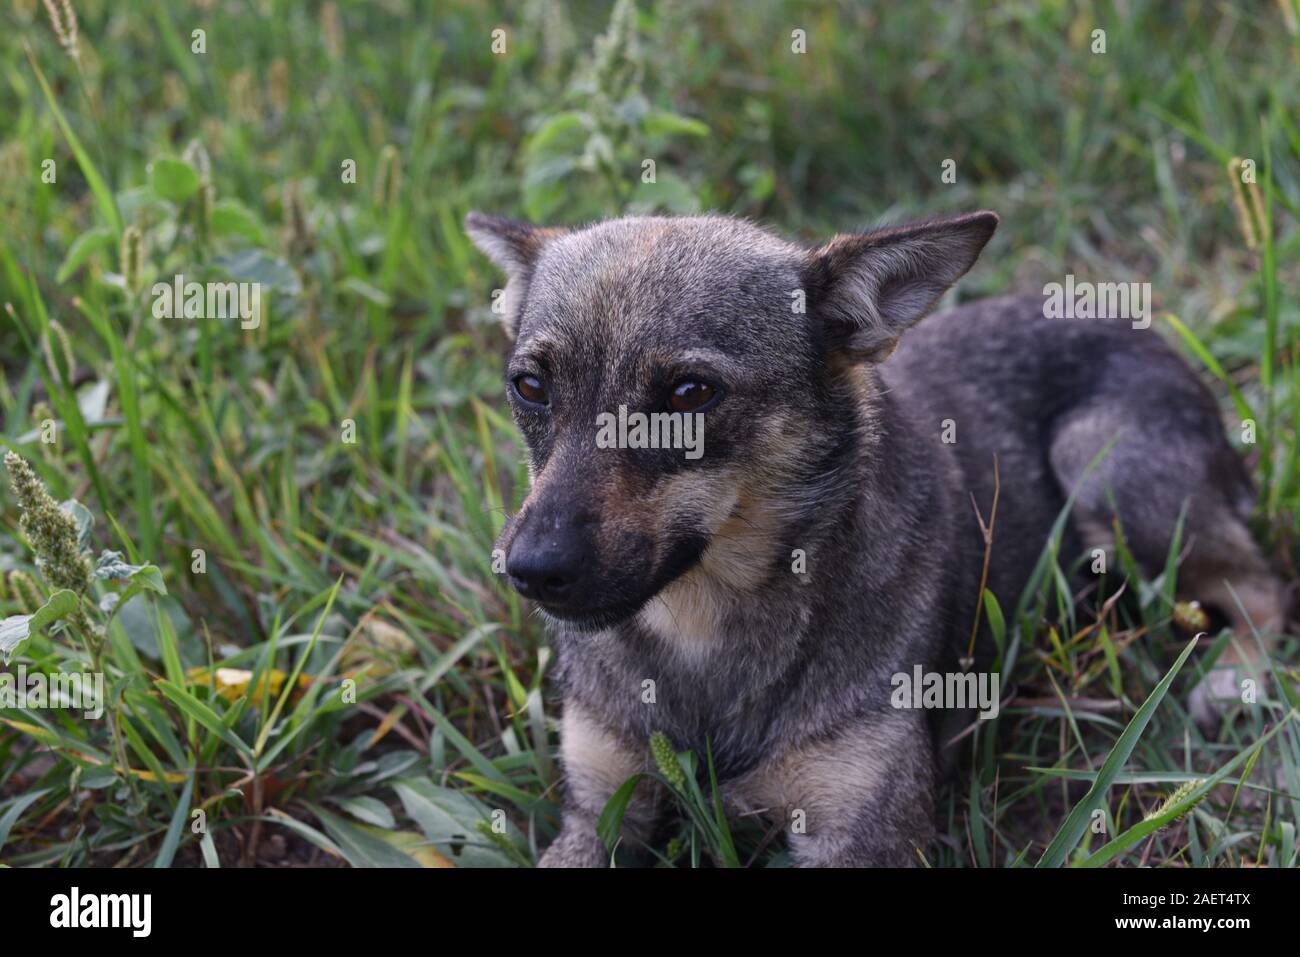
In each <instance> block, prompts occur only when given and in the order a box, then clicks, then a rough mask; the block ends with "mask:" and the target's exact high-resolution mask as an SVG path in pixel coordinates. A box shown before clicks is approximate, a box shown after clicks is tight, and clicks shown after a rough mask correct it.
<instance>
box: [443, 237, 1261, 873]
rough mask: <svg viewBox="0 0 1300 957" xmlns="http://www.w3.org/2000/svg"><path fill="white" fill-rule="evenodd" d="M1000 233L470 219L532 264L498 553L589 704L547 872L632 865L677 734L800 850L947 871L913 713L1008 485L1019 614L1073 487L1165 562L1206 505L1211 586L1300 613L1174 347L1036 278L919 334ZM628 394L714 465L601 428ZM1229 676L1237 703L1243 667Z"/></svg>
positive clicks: (514, 326) (576, 700)
mask: <svg viewBox="0 0 1300 957" xmlns="http://www.w3.org/2000/svg"><path fill="white" fill-rule="evenodd" d="M997 224H998V217H997V216H996V215H995V214H994V213H991V212H976V213H972V214H968V215H962V216H958V217H954V218H944V219H937V220H933V221H928V222H923V223H919V224H916V225H909V226H903V227H898V228H888V229H880V230H876V231H872V232H866V233H855V234H844V235H839V236H836V237H835V238H833V239H831V240H830V241H828V242H826V243H824V244H822V245H819V246H816V247H814V248H806V247H804V246H801V245H797V244H794V243H791V242H788V241H786V240H784V239H782V238H780V237H779V236H777V235H775V234H774V233H772V232H769V231H768V230H766V229H764V228H761V227H759V226H756V225H754V224H752V223H749V222H746V221H741V220H737V219H732V218H728V217H724V216H717V215H708V216H699V217H687V218H657V217H629V218H622V219H616V220H611V221H607V222H602V223H599V224H596V225H592V226H590V227H587V228H581V229H566V228H542V227H538V226H534V225H531V224H528V223H522V222H517V221H513V220H509V219H504V218H498V217H493V216H488V215H483V214H480V213H471V214H470V215H469V216H468V217H467V219H466V229H467V232H468V233H469V235H470V237H471V238H472V239H473V241H474V242H475V244H476V245H477V246H478V247H479V248H480V249H481V250H482V252H484V253H485V254H486V255H487V256H488V257H489V258H490V259H491V260H492V261H493V262H494V263H495V264H496V265H497V266H498V267H500V268H501V269H502V270H503V271H504V272H505V274H506V276H507V283H506V286H505V288H504V291H503V292H502V293H501V295H500V296H499V297H498V304H497V307H496V309H497V311H498V312H499V313H500V315H501V318H502V320H503V323H504V327H505V331H506V334H507V335H508V337H509V338H510V340H511V347H510V353H509V358H508V361H507V364H506V373H505V380H506V382H505V384H506V391H507V395H508V397H509V402H510V406H511V409H512V412H513V415H514V419H515V422H516V423H517V425H518V428H519V430H520V432H521V433H522V435H523V437H524V439H525V442H526V444H527V449H528V465H529V469H528V474H529V480H530V487H529V490H528V493H527V496H526V497H525V498H524V501H523V503H522V505H521V507H520V508H519V510H518V511H517V512H516V513H515V514H514V515H513V516H511V517H510V518H509V520H508V521H507V522H506V524H505V526H504V529H503V531H502V533H501V536H500V540H499V542H498V547H499V548H500V549H501V550H502V552H503V553H504V556H505V572H506V574H507V576H508V579H509V583H510V585H511V586H512V587H513V588H514V589H516V590H517V591H518V592H519V593H520V594H521V595H523V596H525V597H526V598H528V599H531V600H532V601H533V602H534V603H535V605H536V607H537V608H538V609H539V610H540V612H541V614H542V616H543V617H544V618H545V620H546V621H547V623H548V626H549V627H550V630H551V632H552V635H553V647H554V650H555V652H556V655H557V668H556V674H557V677H558V681H559V685H560V687H561V689H562V692H563V715H562V720H561V762H562V766H563V769H564V775H565V781H566V785H567V787H566V795H565V804H564V810H563V818H562V825H561V830H560V834H559V836H558V837H557V839H556V840H555V841H554V842H553V843H552V844H551V846H550V847H549V848H548V849H547V850H546V852H545V853H544V855H543V856H542V858H541V860H540V864H541V865H542V866H547V867H555V866H560V867H572V866H591V867H596V866H608V865H609V863H610V853H609V851H608V850H607V849H606V847H605V845H604V844H603V843H602V841H601V840H600V838H599V837H598V836H597V831H596V822H597V818H598V816H599V815H600V813H601V811H602V809H603V808H604V806H605V804H606V802H607V801H608V800H609V798H610V796H611V795H612V794H613V793H614V791H615V790H616V789H618V788H619V786H620V785H622V784H623V783H624V782H625V781H626V780H627V779H628V778H629V777H630V776H631V775H633V774H635V773H637V772H639V771H649V770H653V765H652V763H651V759H650V757H649V749H648V746H647V742H648V740H649V738H650V735H651V734H652V733H653V732H656V731H658V732H662V733H663V734H665V735H667V737H668V738H669V740H670V741H671V742H672V743H673V745H674V746H675V747H676V748H678V749H685V748H690V749H692V750H694V752H695V753H696V754H697V755H701V756H702V755H704V754H706V753H708V754H710V755H711V756H712V759H713V761H714V766H715V768H716V773H717V778H718V786H719V789H720V792H721V797H722V798H723V800H724V802H725V804H726V806H727V807H728V808H729V809H731V810H732V811H735V812H738V813H760V812H761V813H763V814H766V815H770V816H772V817H774V818H776V819H779V820H780V821H782V822H783V826H785V829H786V830H787V832H788V843H789V848H790V856H791V858H792V860H793V862H794V863H795V864H796V865H799V866H908V865H916V864H918V863H919V862H920V861H921V859H922V858H921V855H922V854H923V853H924V850H925V848H926V847H927V845H928V844H929V842H930V840H931V838H932V835H933V833H934V817H935V813H936V789H937V786H938V783H939V778H940V772H939V767H940V764H941V760H940V757H941V756H940V753H939V752H940V745H941V743H942V742H941V741H940V740H939V734H938V731H937V730H936V729H937V727H938V724H937V722H936V720H935V719H934V716H933V715H932V714H931V712H929V711H927V710H925V709H918V708H900V707H897V706H896V704H897V700H896V698H895V697H894V692H895V690H896V685H895V682H894V678H895V676H897V675H899V674H911V673H913V671H914V669H917V668H918V667H919V668H921V669H925V670H926V671H927V672H929V671H933V672H936V673H941V674H942V673H947V674H951V673H957V672H960V671H961V670H963V669H962V665H961V663H960V662H961V661H962V658H963V656H964V655H965V654H966V645H967V642H968V640H969V636H970V633H971V630H972V624H973V622H974V620H975V618H974V616H975V614H976V610H977V602H978V601H979V600H980V595H981V588H980V586H981V580H982V579H981V574H982V569H983V563H984V560H985V544H986V543H985V540H984V537H983V533H982V531H981V526H980V521H981V516H982V517H983V518H985V519H987V517H988V516H989V515H990V511H991V508H992V504H993V497H994V494H995V490H996V492H997V494H998V495H999V498H1000V504H999V506H998V509H999V510H998V514H997V520H996V528H995V531H994V542H993V545H992V547H991V551H990V555H989V568H988V573H987V587H988V589H989V591H991V592H992V593H993V594H994V595H995V596H997V597H998V599H999V600H1000V602H1001V604H1002V605H1003V607H1008V606H1009V604H1014V602H1015V601H1016V599H1017V598H1018V597H1019V595H1020V594H1021V591H1022V589H1023V588H1024V587H1025V585H1026V582H1027V581H1028V580H1029V578H1030V577H1031V574H1032V571H1033V568H1034V566H1035V563H1036V562H1037V560H1038V558H1039V555H1040V554H1041V552H1042V550H1043V547H1044V544H1045V542H1046V541H1047V540H1048V537H1049V535H1050V534H1051V529H1052V525H1053V522H1054V520H1055V519H1056V517H1057V515H1058V514H1060V513H1061V512H1062V510H1063V508H1064V506H1065V504H1066V502H1067V498H1068V496H1070V495H1071V494H1073V495H1074V500H1073V506H1072V509H1071V512H1070V522H1069V524H1068V527H1067V528H1066V529H1065V531H1064V533H1063V538H1062V545H1061V554H1062V555H1075V554H1083V551H1084V549H1091V548H1100V549H1104V550H1109V549H1111V548H1112V547H1113V545H1114V534H1115V528H1116V520H1117V519H1118V521H1119V523H1120V527H1121V528H1122V530H1123V534H1124V536H1125V541H1126V542H1127V545H1128V547H1129V548H1130V549H1131V551H1132V553H1133V555H1134V556H1135V558H1136V559H1137V561H1138V562H1139V563H1140V564H1141V566H1142V567H1143V568H1145V569H1149V570H1154V571H1155V572H1158V571H1159V570H1160V569H1161V568H1162V567H1163V565H1164V562H1165V560H1166V556H1167V554H1168V551H1169V547H1170V542H1171V537H1172V535H1173V533H1174V530H1175V528H1176V526H1177V524H1178V520H1179V516H1180V514H1182V513H1183V511H1184V506H1186V510H1185V526H1184V529H1183V542H1184V543H1185V547H1184V550H1185V551H1186V554H1185V556H1184V558H1183V560H1182V564H1181V567H1180V575H1179V583H1180V586H1181V587H1182V588H1183V589H1184V590H1185V591H1186V592H1187V594H1189V595H1193V596H1196V597H1197V598H1199V599H1201V600H1202V601H1205V602H1207V603H1213V604H1215V605H1217V606H1218V607H1219V608H1220V609H1221V610H1222V611H1223V612H1224V614H1226V615H1227V616H1228V617H1229V618H1230V619H1231V620H1232V623H1233V625H1234V627H1237V628H1239V629H1241V630H1240V631H1238V634H1240V635H1245V636H1247V638H1248V637H1249V635H1250V634H1251V631H1250V627H1251V626H1252V625H1253V626H1254V628H1257V629H1259V630H1260V631H1262V632H1269V631H1276V630H1278V629H1279V628H1280V627H1281V625H1282V621H1283V608H1282V593H1281V590H1280V587H1279V584H1278V582H1277V580H1276V579H1275V578H1274V577H1273V575H1272V574H1271V573H1270V570H1269V568H1268V565H1267V563H1266V561H1265V559H1264V556H1263V555H1262V553H1261V551H1260V549H1259V548H1258V547H1257V545H1256V544H1255V542H1254V541H1252V539H1251V536H1250V534H1249V532H1248V530H1247V526H1246V518H1247V515H1248V514H1249V512H1250V509H1251V503H1252V494H1253V493H1252V489H1251V482H1250V479H1249V476H1248V474H1247V472H1246V469H1245V468H1244V466H1243V464H1242V462H1241V461H1240V459H1239V458H1238V457H1237V455H1236V454H1235V453H1234V451H1233V450H1232V448H1231V446H1230V445H1229V444H1228V442H1227V440H1226V438H1225V436H1224V433H1223V426H1222V423H1221V421H1220V416H1219V411H1218V408H1217V406H1216V404H1215V401H1214V399H1213V396H1212V395H1211V393H1210V392H1209V390H1208V389H1207V388H1206V387H1205V386H1204V385H1203V384H1202V383H1201V382H1200V381H1199V380H1198V378H1197V377H1196V375H1195V374H1194V373H1193V372H1192V371H1191V369H1190V368H1188V367H1187V366H1186V365H1185V364H1184V363H1183V361H1182V360H1181V359H1180V358H1179V357H1178V356H1177V354H1176V353H1175V352H1174V351H1173V350H1172V349H1170V348H1169V347H1168V346H1166V345H1165V344H1164V343H1163V341H1162V340H1161V339H1160V338H1159V337H1158V335H1156V334H1155V333H1154V332H1150V331H1142V330H1139V329H1135V328H1133V327H1132V326H1131V325H1130V324H1129V323H1115V322H1111V321H1104V320H1069V321H1066V320H1061V319H1050V318H1046V317H1045V314H1044V306H1043V300H1042V299H1033V298H1030V299H1023V298H1001V299H993V300H986V301H981V302H977V303H974V304H971V305H965V306H962V307H959V308H956V309H953V310H951V311H949V312H946V313H943V314H939V315H935V316H934V317H932V318H930V319H928V320H926V321H925V322H920V320H921V319H922V318H923V317H925V316H926V315H927V314H928V313H930V312H931V310H933V309H934V307H935V306H936V304H937V303H938V301H939V299H940V297H941V296H942V295H943V294H944V292H945V291H946V290H947V289H948V288H949V287H951V286H952V285H953V284H954V283H955V282H956V281H957V280H958V279H959V278H960V277H961V276H962V275H963V274H965V273H966V271H967V270H968V269H970V268H971V266H972V265H973V264H974V262H975V260H976V258H977V257H978V256H979V254H980V252H981V250H982V249H983V248H984V246H985V244H986V243H987V242H988V241H989V239H990V237H991V236H992V235H993V233H994V230H995V229H996V227H997ZM913 327H915V328H913ZM629 410H630V411H629ZM616 412H618V413H619V414H623V415H625V416H626V415H630V414H632V413H637V412H639V413H642V414H643V415H645V416H654V415H659V416H661V417H662V416H669V417H672V416H684V417H699V418H698V419H697V420H696V421H698V422H699V423H700V424H701V425H702V428H703V431H702V438H703V447H702V454H700V455H698V456H697V457H695V458H691V457H689V456H688V455H686V454H684V452H683V450H682V449H680V448H672V447H670V446H671V445H672V443H671V442H659V443H646V442H645V441H644V438H645V436H644V435H641V436H640V438H641V440H642V441H640V442H634V441H632V439H633V438H635V437H634V436H632V435H631V434H630V433H629V434H628V435H627V436H622V438H623V439H624V440H623V441H621V442H618V443H614V444H613V445H612V447H611V443H610V442H608V441H606V442H603V443H602V442H598V441H597V439H598V435H599V433H600V432H601V429H602V428H603V427H602V426H601V425H600V423H601V421H602V417H608V416H611V415H614V414H615V413H616ZM606 421H608V420H607V419H606ZM672 421H673V422H677V421H679V420H676V419H673V420H672ZM651 431H652V432H653V431H654V427H653V426H652V427H651ZM945 431H946V432H947V433H948V434H946V435H945ZM643 432H644V430H643ZM953 433H955V435H954V434H953ZM657 434H662V435H664V436H668V437H669V438H671V435H672V433H671V431H670V430H667V429H665V430H661V433H657ZM620 435H621V433H620ZM606 438H609V435H608V434H606ZM1102 453H1104V454H1102ZM995 458H996V468H997V473H996V474H997V478H996V479H995ZM1090 463H1093V464H1095V467H1094V468H1091V469H1090V468H1089V466H1090ZM995 486H996V488H995ZM1234 593H1235V595H1236V597H1237V598H1238V599H1240V602H1238V601H1236V600H1234V599H1233V597H1232V595H1233V594H1234ZM1247 619H1248V620H1247ZM982 644H984V645H987V640H985V641H984V642H983V643H982ZM1230 655H1231V653H1230V652H1229V653H1225V655H1224V656H1223V660H1222V661H1221V662H1220V663H1221V664H1226V665H1229V666H1233V665H1236V666H1248V665H1250V662H1237V661H1235V659H1232V658H1231V657H1230ZM966 664H969V662H966ZM1203 684H1205V683H1204V682H1203ZM1218 686H1219V688H1220V690H1221V691H1223V690H1226V692H1227V693H1233V694H1235V693H1236V688H1235V677H1234V675H1233V674H1232V673H1230V674H1229V676H1228V680H1227V681H1226V682H1223V681H1220V682H1219V683H1218ZM1198 690H1199V688H1198ZM662 803H663V802H662V795H661V794H659V793H658V792H657V791H656V785H655V784H654V783H653V781H652V779H648V778H647V779H645V780H643V782H642V784H641V785H639V786H638V789H637V790H636V791H635V792H634V799H633V800H632V802H631V804H630V806H629V808H628V811H627V813H626V815H625V817H624V820H623V828H624V832H625V833H628V834H631V835H633V836H639V837H642V838H643V839H644V837H645V836H646V835H649V834H651V833H652V830H653V828H654V827H655V824H656V821H657V819H658V817H659V813H660V807H661V805H662ZM796 822H797V824H796Z"/></svg>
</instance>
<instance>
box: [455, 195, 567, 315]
mask: <svg viewBox="0 0 1300 957" xmlns="http://www.w3.org/2000/svg"><path fill="white" fill-rule="evenodd" d="M465 232H467V233H468V234H469V238H470V239H472V240H473V241H474V245H475V246H477V247H478V248H479V249H480V250H481V251H482V252H483V254H484V255H485V256H487V257H488V259H490V260H492V262H494V263H496V265H497V266H498V267H499V268H500V269H501V270H502V271H503V272H504V273H505V274H506V288H505V293H504V294H503V295H502V296H501V297H500V298H499V300H496V299H494V301H493V304H492V309H493V311H494V312H497V313H499V314H500V316H501V324H502V326H504V327H505V330H506V335H508V336H509V337H510V338H512V339H513V338H514V337H515V333H516V332H517V331H518V324H519V307H520V304H521V303H522V302H523V299H524V294H525V293H526V292H527V290H528V283H529V281H530V280H531V279H532V275H533V267H534V265H536V263H537V257H538V256H539V255H541V252H542V249H543V248H544V247H545V246H546V244H547V243H548V242H550V241H551V240H553V239H555V238H556V237H557V236H561V235H563V234H564V233H565V232H567V230H565V229H558V228H543V227H541V226H534V225H533V224H532V223H525V222H521V221H519V220H515V219H506V218H504V217H502V216H488V215H486V214H484V213H470V214H469V215H468V216H466V217H465Z"/></svg>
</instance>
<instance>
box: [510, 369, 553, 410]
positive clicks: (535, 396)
mask: <svg viewBox="0 0 1300 957" xmlns="http://www.w3.org/2000/svg"><path fill="white" fill-rule="evenodd" d="M511 384H512V385H514V387H515V394H516V395H518V396H519V398H521V399H523V400H524V401H525V402H531V403H532V404H533V405H546V404H547V403H548V402H550V396H548V395H547V394H546V390H545V389H544V388H542V380H541V379H539V378H537V376H535V375H517V376H515V377H514V380H513V381H512V383H511Z"/></svg>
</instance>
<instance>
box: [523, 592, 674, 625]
mask: <svg viewBox="0 0 1300 957" xmlns="http://www.w3.org/2000/svg"><path fill="white" fill-rule="evenodd" d="M651 597H654V596H651ZM649 600H650V599H649V598H646V599H644V600H642V601H636V602H622V603H619V604H617V605H610V606H606V607H600V608H592V607H587V606H583V607H579V606H572V605H562V604H558V603H555V602H549V603H548V602H535V603H534V604H535V605H536V606H537V608H538V609H539V610H540V611H541V612H542V614H543V615H545V616H546V617H547V618H549V619H550V620H551V621H552V622H553V623H555V624H556V625H559V626H562V627H563V628H565V629H567V630H568V631H579V632H592V631H604V630H605V629H606V628H613V627H614V626H615V625H620V624H622V623H623V622H625V621H627V620H628V619H629V618H632V617H633V616H635V615H636V613H637V612H639V611H640V610H641V609H642V608H643V607H644V606H645V605H646V603H647V602H648V601H649Z"/></svg>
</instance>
